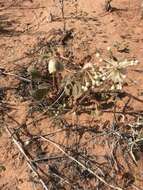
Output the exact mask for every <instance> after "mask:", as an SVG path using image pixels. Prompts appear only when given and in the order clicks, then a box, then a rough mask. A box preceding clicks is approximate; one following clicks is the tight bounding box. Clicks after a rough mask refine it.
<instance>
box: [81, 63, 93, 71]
mask: <svg viewBox="0 0 143 190" xmlns="http://www.w3.org/2000/svg"><path fill="white" fill-rule="evenodd" d="M89 68H93V64H92V63H86V64H85V65H84V66H83V70H86V69H89Z"/></svg>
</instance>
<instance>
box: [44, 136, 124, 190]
mask: <svg viewBox="0 0 143 190" xmlns="http://www.w3.org/2000/svg"><path fill="white" fill-rule="evenodd" d="M41 139H43V140H44V141H47V142H49V143H50V144H52V145H54V146H55V147H56V148H57V149H58V150H60V151H61V152H62V153H63V154H65V155H66V156H67V157H68V158H69V159H71V160H72V161H74V162H76V163H77V164H78V165H79V166H81V167H82V168H83V169H86V170H87V171H88V172H89V173H91V174H92V175H94V176H95V177H96V178H97V179H98V180H100V181H101V182H102V183H104V184H105V185H106V186H108V187H110V188H112V189H115V190H123V189H122V188H121V187H116V186H114V185H112V184H108V183H107V182H106V181H105V180H104V179H103V178H101V177H100V176H99V175H98V174H96V173H95V172H94V171H92V170H91V169H90V168H87V167H86V166H85V165H84V164H82V163H81V162H80V161H78V160H76V159H75V158H74V157H72V156H70V155H69V154H67V153H66V152H65V151H64V150H63V149H62V148H61V147H60V146H59V145H58V144H56V143H55V142H53V141H52V140H50V139H48V138H45V137H43V136H41Z"/></svg>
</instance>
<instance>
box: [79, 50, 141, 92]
mask: <svg viewBox="0 0 143 190" xmlns="http://www.w3.org/2000/svg"><path fill="white" fill-rule="evenodd" d="M107 50H108V51H110V52H111V53H112V50H111V47H108V48H107ZM96 57H97V58H98V61H99V62H104V63H105V64H103V65H102V66H100V67H98V68H97V66H96V65H95V64H92V63H86V64H85V65H84V67H83V70H82V71H84V72H85V73H86V78H88V80H87V79H86V80H87V81H86V82H85V83H84V85H82V90H83V91H84V92H86V91H88V89H89V88H95V87H98V86H100V85H102V84H103V82H104V81H105V82H106V81H108V82H109V81H110V83H111V82H112V84H111V90H116V89H117V90H121V89H122V86H123V83H124V79H125V78H126V75H125V73H126V67H128V66H133V65H137V64H138V63H139V61H138V60H127V59H125V60H123V61H116V60H114V59H111V58H110V59H109V60H104V59H102V58H101V55H100V53H99V52H97V53H96ZM108 84H109V83H108Z"/></svg>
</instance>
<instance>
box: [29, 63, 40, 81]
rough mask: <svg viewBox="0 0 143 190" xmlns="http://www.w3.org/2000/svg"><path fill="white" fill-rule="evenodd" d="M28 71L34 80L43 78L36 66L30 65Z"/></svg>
mask: <svg viewBox="0 0 143 190" xmlns="http://www.w3.org/2000/svg"><path fill="white" fill-rule="evenodd" d="M27 72H28V73H29V74H30V75H31V77H32V79H33V80H35V79H39V78H41V74H40V72H39V71H38V70H37V69H36V68H35V67H34V66H29V67H28V69H27Z"/></svg>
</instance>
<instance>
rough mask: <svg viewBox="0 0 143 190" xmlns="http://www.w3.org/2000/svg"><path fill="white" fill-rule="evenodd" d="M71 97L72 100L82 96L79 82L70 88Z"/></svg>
mask: <svg viewBox="0 0 143 190" xmlns="http://www.w3.org/2000/svg"><path fill="white" fill-rule="evenodd" d="M72 95H73V97H74V99H78V98H79V97H80V96H81V95H82V89H81V84H80V82H76V83H75V84H74V85H73V88H72Z"/></svg>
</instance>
